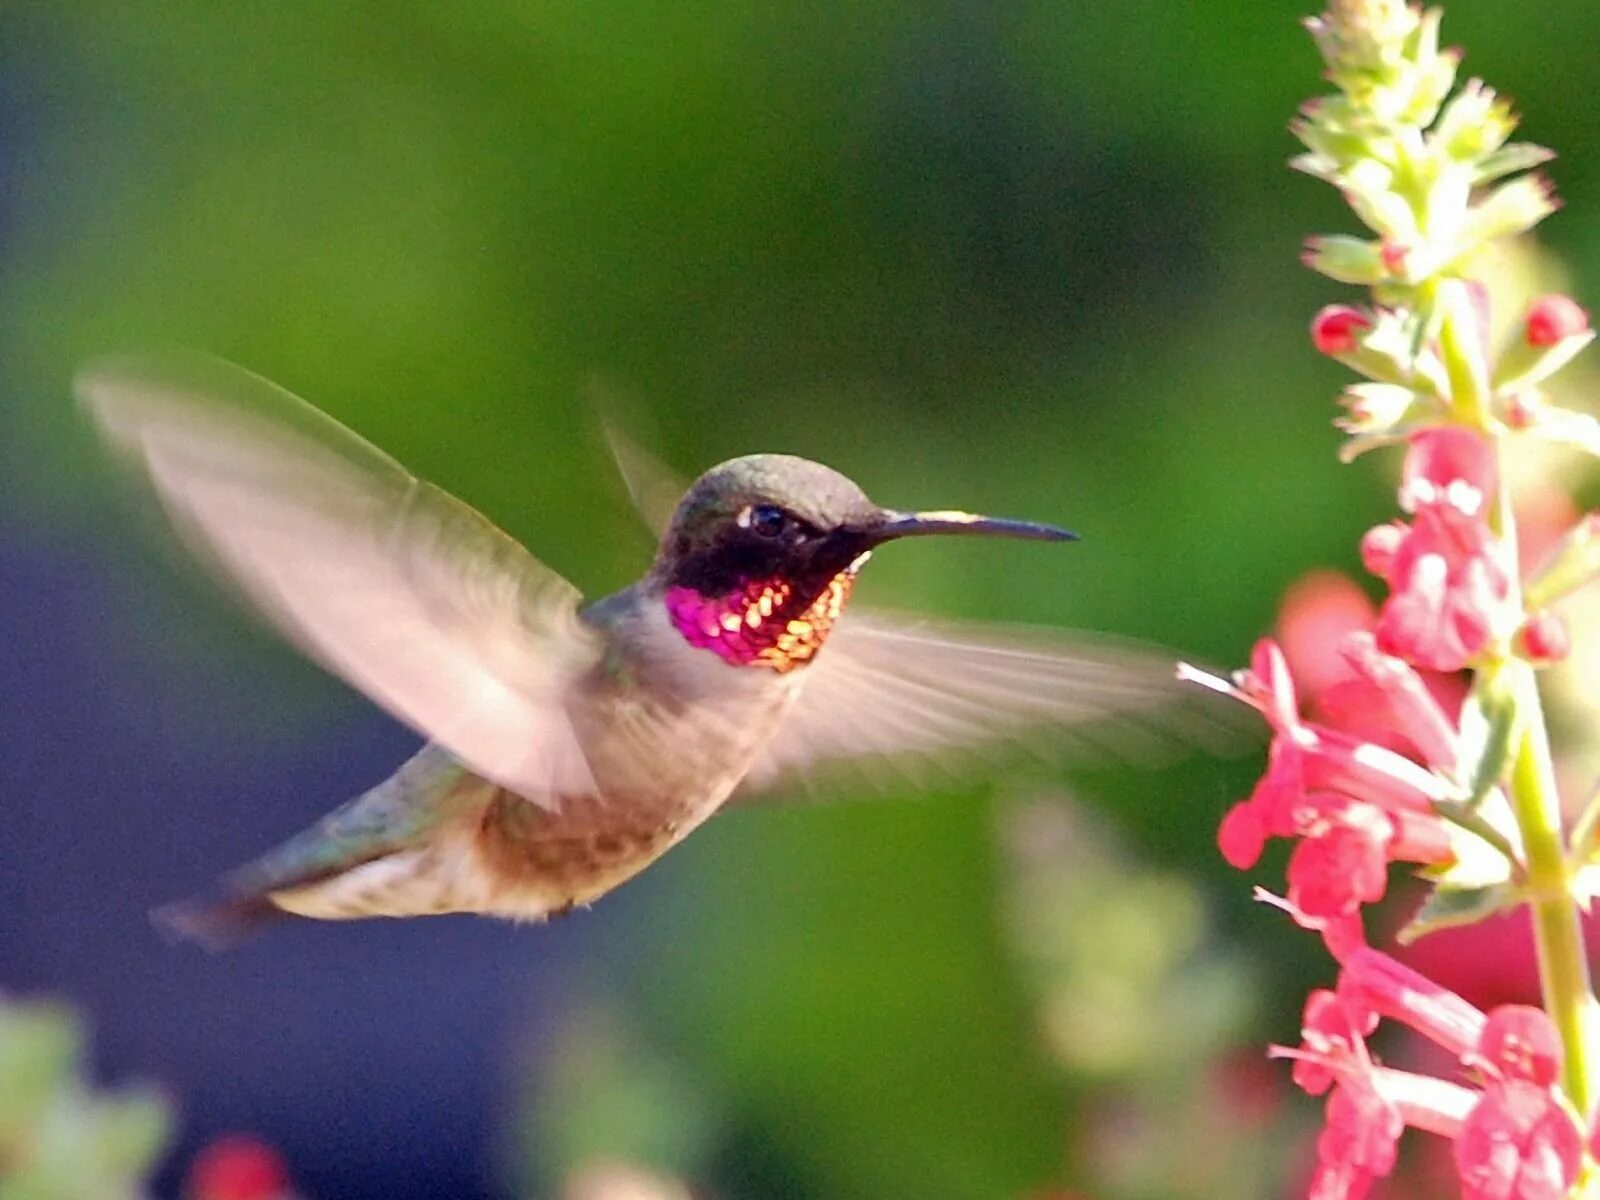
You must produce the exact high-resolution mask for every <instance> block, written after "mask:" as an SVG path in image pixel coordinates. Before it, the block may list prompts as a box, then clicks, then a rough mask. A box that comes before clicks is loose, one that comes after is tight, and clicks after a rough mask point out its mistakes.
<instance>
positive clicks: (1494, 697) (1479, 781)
mask: <svg viewBox="0 0 1600 1200" xmlns="http://www.w3.org/2000/svg"><path fill="white" fill-rule="evenodd" d="M1484 678H1485V677H1484V676H1480V677H1479V681H1478V682H1477V683H1476V684H1474V685H1473V689H1472V694H1471V695H1470V696H1468V697H1467V702H1466V704H1464V705H1463V706H1462V708H1461V742H1462V749H1463V751H1464V753H1463V758H1464V759H1465V760H1466V761H1467V762H1468V763H1470V764H1471V768H1470V770H1468V772H1467V785H1468V789H1467V799H1466V807H1467V808H1468V809H1469V810H1474V809H1477V808H1478V807H1479V806H1480V805H1481V804H1482V803H1483V800H1484V797H1485V796H1487V795H1488V794H1489V793H1490V792H1492V791H1493V790H1494V789H1495V788H1496V787H1498V786H1499V785H1500V781H1501V780H1502V779H1503V778H1505V774H1506V771H1507V770H1509V769H1510V767H1511V746H1512V739H1513V736H1514V735H1515V733H1516V726H1517V706H1516V703H1515V701H1514V700H1513V699H1512V698H1511V697H1510V696H1507V695H1503V694H1501V693H1500V691H1499V690H1498V689H1495V688H1492V687H1491V686H1489V685H1487V684H1486V683H1485V682H1484Z"/></svg>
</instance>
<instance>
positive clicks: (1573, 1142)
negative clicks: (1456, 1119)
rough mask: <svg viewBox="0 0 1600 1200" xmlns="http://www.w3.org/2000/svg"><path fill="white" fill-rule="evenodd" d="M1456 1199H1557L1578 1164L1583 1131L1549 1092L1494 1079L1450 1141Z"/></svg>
mask: <svg viewBox="0 0 1600 1200" xmlns="http://www.w3.org/2000/svg"><path fill="white" fill-rule="evenodd" d="M1455 1159H1456V1170H1457V1171H1458V1172H1459V1174H1460V1176H1461V1196H1462V1200H1563V1198H1564V1197H1566V1196H1567V1195H1568V1194H1569V1193H1570V1192H1571V1190H1572V1185H1573V1183H1574V1182H1575V1181H1576V1180H1577V1178H1578V1171H1579V1170H1580V1168H1581V1167H1582V1165H1583V1134H1582V1133H1581V1132H1579V1130H1578V1127H1577V1125H1576V1124H1575V1123H1574V1122H1573V1120H1572V1117H1571V1116H1570V1115H1568V1113H1567V1110H1566V1109H1565V1108H1563V1107H1562V1106H1561V1104H1560V1102H1559V1101H1558V1100H1557V1099H1556V1096H1555V1092H1554V1091H1553V1089H1550V1088H1543V1087H1540V1086H1538V1085H1537V1084H1534V1083H1529V1082H1527V1081H1526V1080H1521V1079H1517V1080H1512V1081H1511V1082H1509V1083H1496V1084H1492V1085H1491V1086H1490V1087H1488V1088H1487V1089H1485V1091H1484V1093H1483V1098H1482V1099H1481V1100H1479V1101H1478V1104H1477V1106H1476V1107H1475V1108H1474V1109H1473V1110H1472V1112H1471V1113H1470V1114H1469V1115H1468V1117H1467V1119H1466V1121H1465V1123H1464V1124H1463V1125H1462V1127H1461V1133H1460V1134H1459V1135H1458V1136H1457V1137H1456V1140H1455Z"/></svg>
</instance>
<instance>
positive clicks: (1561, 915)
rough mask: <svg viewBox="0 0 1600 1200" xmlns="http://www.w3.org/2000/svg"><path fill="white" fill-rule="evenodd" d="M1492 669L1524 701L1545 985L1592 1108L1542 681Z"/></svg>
mask: <svg viewBox="0 0 1600 1200" xmlns="http://www.w3.org/2000/svg"><path fill="white" fill-rule="evenodd" d="M1490 670H1493V671H1495V672H1496V674H1497V675H1498V676H1499V678H1500V681H1503V682H1504V683H1505V684H1506V685H1507V686H1508V687H1509V689H1510V690H1511V692H1512V694H1513V695H1514V696H1515V698H1516V702H1517V715H1518V721H1519V724H1520V725H1521V732H1520V734H1519V736H1518V744H1517V754H1516V758H1515V759H1514V760H1513V762H1512V765H1511V807H1512V811H1513V812H1514V813H1515V814H1516V818H1517V826H1518V828H1519V829H1520V830H1521V831H1522V845H1523V852H1524V855H1525V862H1526V866H1527V887H1528V893H1529V900H1528V907H1529V908H1530V909H1531V910H1532V915H1533V937H1534V944H1535V946H1536V947H1537V949H1538V953H1539V985H1540V988H1541V990H1542V992H1543V995H1544V1007H1545V1011H1546V1012H1548V1013H1549V1014H1550V1018H1551V1020H1553V1021H1554V1022H1555V1024H1556V1028H1557V1029H1558V1030H1559V1031H1560V1033H1561V1042H1562V1045H1563V1047H1564V1048H1565V1050H1566V1069H1565V1070H1564V1071H1563V1073H1562V1084H1563V1086H1564V1087H1565V1088H1566V1091H1567V1095H1568V1096H1569V1097H1570V1098H1571V1099H1572V1103H1573V1106H1574V1107H1575V1108H1577V1110H1578V1111H1579V1112H1580V1113H1584V1114H1586V1115H1587V1114H1588V1113H1589V1111H1590V1104H1591V1102H1592V1100H1593V1099H1594V1079H1593V1071H1594V1068H1595V1065H1596V1063H1595V1056H1594V1047H1593V1046H1591V1045H1590V1010H1591V1009H1592V1008H1593V1006H1594V991H1593V988H1592V985H1591V984H1590V981H1589V960H1588V957H1587V955H1586V954H1585V951H1584V943H1583V926H1582V922H1581V919H1580V916H1579V912H1578V902H1577V901H1576V900H1575V899H1574V898H1573V895H1572V888H1571V883H1572V876H1571V874H1570V872H1569V869H1568V866H1567V856H1566V847H1565V845H1564V844H1563V839H1562V834H1561V801H1560V798H1559V795H1558V793H1557V791H1556V782H1555V771H1554V768H1553V767H1552V765H1551V760H1550V740H1549V736H1548V735H1547V734H1546V732H1545V724H1544V710H1543V706H1542V705H1541V704H1540V701H1539V687H1538V684H1537V682H1536V681H1535V679H1534V674H1533V668H1532V667H1530V666H1528V664H1527V663H1524V662H1520V661H1517V660H1515V659H1509V660H1505V661H1503V662H1502V663H1501V664H1499V665H1498V666H1497V667H1491V668H1490Z"/></svg>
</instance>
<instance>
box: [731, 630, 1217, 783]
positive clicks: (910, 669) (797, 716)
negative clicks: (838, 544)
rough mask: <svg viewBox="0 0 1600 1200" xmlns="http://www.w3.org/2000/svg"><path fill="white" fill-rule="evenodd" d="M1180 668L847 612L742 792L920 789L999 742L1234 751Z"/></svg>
mask: <svg viewBox="0 0 1600 1200" xmlns="http://www.w3.org/2000/svg"><path fill="white" fill-rule="evenodd" d="M1176 665H1177V660H1176V658H1175V657H1174V656H1171V655H1169V654H1166V653H1164V652H1162V651H1160V650H1157V649H1154V648H1152V647H1149V646H1146V645H1141V644H1138V643H1134V642H1125V641H1120V640H1118V639H1116V638H1112V637H1107V636H1102V635H1089V634H1081V633H1078V634H1073V633H1064V632H1059V631H1053V630H1043V629H1027V628H1016V627H1009V626H1005V625H992V624H979V623H958V622H944V621H939V622H935V621H931V620H925V619H922V618H918V617H898V616H892V615H888V614H883V613H876V612H858V611H851V612H850V613H848V614H846V615H845V617H844V618H842V619H841V620H840V621H839V624H838V626H837V627H836V628H835V629H834V631H833V633H832V635H831V636H830V637H829V638H828V643H827V645H826V646H825V647H824V648H823V650H822V652H821V653H820V654H818V655H817V657H816V660H815V661H814V662H813V663H812V664H811V665H810V666H809V667H807V668H806V679H805V681H804V684H803V685H802V691H801V694H800V697H799V700H798V701H797V702H796V704H795V707H794V708H793V709H792V710H791V711H790V713H789V715H788V716H787V718H786V719H785V721H784V723H783V725H782V726H781V727H780V728H779V730H778V732H777V734H776V735H775V736H774V737H773V739H772V741H771V742H770V743H769V744H768V747H767V749H766V751H765V753H764V755H763V756H762V758H761V759H760V760H759V761H758V762H757V764H756V766H755V767H754V768H753V769H752V770H751V772H750V773H749V775H747V776H746V777H745V786H746V788H747V789H755V790H758V791H759V790H761V789H764V788H770V787H772V786H773V785H776V784H781V783H782V782H784V781H785V780H787V779H790V778H793V777H795V776H796V775H801V776H803V775H805V774H807V773H809V772H810V771H811V770H812V769H814V768H816V767H818V766H822V765H825V764H829V763H842V762H849V763H851V764H852V765H855V766H857V767H859V768H863V770H862V771H858V774H864V775H865V776H866V777H867V778H868V779H869V781H871V782H874V783H879V782H887V781H888V780H887V779H886V778H885V776H886V775H887V776H889V777H891V778H892V777H893V776H894V775H900V776H910V777H911V778H912V779H914V780H920V778H921V774H922V769H923V768H926V767H928V766H938V767H941V768H944V769H945V770H946V771H947V773H951V774H959V773H960V771H959V768H960V767H962V766H964V765H965V766H971V765H975V764H976V765H982V764H983V762H984V761H985V760H986V759H987V758H989V757H992V755H993V751H994V749H995V748H996V747H997V746H999V745H1000V744H1001V743H1004V742H1011V743H1021V744H1022V745H1024V746H1026V747H1027V748H1029V749H1031V750H1033V751H1035V752H1036V753H1037V754H1038V755H1040V756H1041V757H1046V758H1051V759H1067V760H1070V761H1074V762H1077V763H1079V764H1084V763H1097V762H1102V763H1103V762H1113V763H1117V762H1138V763H1144V762H1149V761H1151V759H1152V758H1154V759H1156V760H1157V761H1159V760H1161V759H1170V758H1172V757H1173V755H1174V751H1177V750H1180V749H1182V748H1186V747H1187V748H1193V747H1201V748H1205V749H1208V750H1213V751H1218V752H1224V751H1226V750H1227V749H1229V748H1231V747H1234V746H1237V745H1238V744H1239V738H1238V726H1237V725H1236V724H1234V723H1232V722H1230V720H1229V719H1228V718H1229V715H1230V714H1229V713H1228V712H1227V711H1226V710H1225V709H1223V708H1222V707H1221V706H1216V707H1213V706H1210V705H1206V704H1204V699H1205V698H1204V697H1203V696H1200V695H1198V692H1197V689H1194V688H1191V687H1185V686H1184V685H1182V684H1180V682H1179V681H1178V679H1177V675H1176ZM885 766H887V767H891V768H898V770H897V771H893V772H885V771H883V770H882V768H883V767H885Z"/></svg>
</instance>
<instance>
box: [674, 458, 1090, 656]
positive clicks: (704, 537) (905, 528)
mask: <svg viewBox="0 0 1600 1200" xmlns="http://www.w3.org/2000/svg"><path fill="white" fill-rule="evenodd" d="M934 533H965V534H990V535H994V536H999V537H1022V538H1034V539H1039V540H1044V541H1070V540H1073V539H1074V538H1075V536H1076V535H1074V534H1071V533H1068V532H1067V531H1066V530H1064V529H1057V528H1055V527H1054V526H1051V525H1035V524H1032V523H1029V522H1025V521H1007V520H1000V519H997V518H993V517H979V516H974V515H973V514H971V513H963V512H948V511H941V512H902V511H900V510H897V509H890V508H883V507H881V506H879V505H877V504H874V503H873V502H872V501H871V500H870V499H868V498H867V494H866V493H865V492H863V491H862V490H861V488H860V487H859V486H857V484H856V483H855V482H854V481H852V480H850V479H849V478H847V477H846V476H844V475H841V474H839V472H837V471H834V470H832V469H830V468H828V467H825V466H823V465H822V464H821V463H815V462H811V461H810V460H809V459H804V458H796V457H794V456H793V455H788V454H751V455H746V456H745V457H743V458H735V459H730V460H729V461H727V462H725V463H721V464H720V465H718V466H715V467H712V468H711V470H709V471H707V472H706V473H705V474H704V475H702V476H701V477H700V478H699V479H697V480H696V481H695V482H694V484H693V485H692V486H691V487H690V488H689V490H688V492H687V493H685V495H684V497H683V499H682V500H681V501H680V502H679V504H678V508H677V511H676V512H675V513H674V514H673V517H672V522H671V524H670V525H669V526H668V527H667V531H666V533H665V535H664V536H663V537H662V540H661V548H660V551H659V553H658V554H657V557H656V563H655V567H654V568H653V571H652V573H653V575H654V576H655V578H656V579H657V580H658V581H659V582H660V583H661V585H662V587H663V590H664V594H665V598H666V604H667V609H668V613H669V615H670V616H671V618H672V622H673V624H674V625H675V626H676V628H677V630H678V632H679V633H681V634H682V635H683V636H684V637H685V638H686V639H688V640H689V642H691V643H692V644H693V645H696V646H700V647H703V648H705V649H709V650H712V651H714V652H716V653H717V654H718V655H719V656H720V657H722V658H723V659H724V661H727V662H730V663H733V664H735V665H739V666H745V665H754V666H766V667H769V668H771V669H774V670H777V671H788V670H791V669H793V668H794V667H797V666H800V665H802V664H803V663H806V662H809V661H810V660H811V658H812V657H813V656H814V655H815V654H816V652H817V650H819V649H820V648H821V646H822V643H823V642H824V641H825V640H826V639H827V636H828V632H829V630H830V629H831V628H832V626H833V622H834V621H835V620H836V619H837V618H838V616H839V613H840V612H841V611H843V609H844V605H845V602H846V600H848V599H849V596H850V589H851V586H852V584H853V583H854V582H855V574H856V572H857V571H858V570H859V569H860V567H861V565H862V564H863V563H864V562H866V560H867V558H868V557H869V556H870V555H871V553H872V551H873V550H874V549H875V548H876V547H877V546H879V545H881V544H882V543H884V542H886V541H890V540H892V539H895V538H901V537H910V536H915V535H921V534H934Z"/></svg>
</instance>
